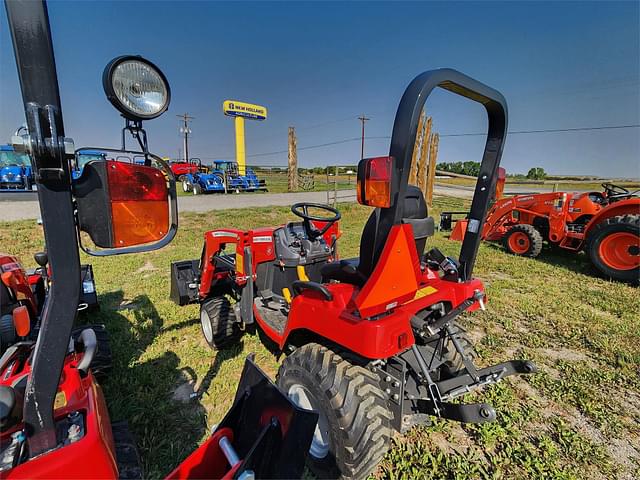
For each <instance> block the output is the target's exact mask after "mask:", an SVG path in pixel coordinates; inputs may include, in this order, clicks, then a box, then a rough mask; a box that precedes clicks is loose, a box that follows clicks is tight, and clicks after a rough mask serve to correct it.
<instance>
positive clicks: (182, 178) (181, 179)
mask: <svg viewBox="0 0 640 480" xmlns="http://www.w3.org/2000/svg"><path fill="white" fill-rule="evenodd" d="M186 178H187V177H185V176H184V175H179V176H178V178H176V182H184V181H185V180H186Z"/></svg>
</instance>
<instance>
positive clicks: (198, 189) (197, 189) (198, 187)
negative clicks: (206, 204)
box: [193, 183, 202, 195]
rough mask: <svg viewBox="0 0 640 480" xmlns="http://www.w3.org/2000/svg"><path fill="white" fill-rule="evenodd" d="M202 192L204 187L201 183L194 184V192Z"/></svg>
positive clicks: (196, 193)
mask: <svg viewBox="0 0 640 480" xmlns="http://www.w3.org/2000/svg"><path fill="white" fill-rule="evenodd" d="M201 193H202V187H201V186H200V185H198V184H197V183H194V184H193V194H194V195H200V194H201Z"/></svg>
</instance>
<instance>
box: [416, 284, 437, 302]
mask: <svg viewBox="0 0 640 480" xmlns="http://www.w3.org/2000/svg"><path fill="white" fill-rule="evenodd" d="M437 291H438V289H437V288H433V287H424V288H421V289H420V290H418V291H417V292H416V296H415V297H413V299H414V300H416V299H418V298H422V297H426V296H427V295H432V294H434V293H436V292H437Z"/></svg>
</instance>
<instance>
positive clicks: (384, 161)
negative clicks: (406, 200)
mask: <svg viewBox="0 0 640 480" xmlns="http://www.w3.org/2000/svg"><path fill="white" fill-rule="evenodd" d="M393 167H394V158H393V157H376V158H366V159H364V160H361V161H360V163H359V164H358V184H357V194H358V203H360V204H361V205H367V206H370V207H379V208H389V207H390V206H391V200H392V198H393V192H392V188H393V185H392V180H393Z"/></svg>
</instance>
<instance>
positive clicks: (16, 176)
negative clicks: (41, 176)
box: [0, 165, 28, 183]
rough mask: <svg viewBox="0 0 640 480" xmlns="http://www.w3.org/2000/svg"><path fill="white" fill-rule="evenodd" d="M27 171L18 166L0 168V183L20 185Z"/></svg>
mask: <svg viewBox="0 0 640 480" xmlns="http://www.w3.org/2000/svg"><path fill="white" fill-rule="evenodd" d="M26 170H27V169H26V168H25V167H22V166H18V165H7V166H5V167H1V168H0V182H16V183H22V182H23V180H24V177H25V175H27V174H28V172H27V171H26Z"/></svg>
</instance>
